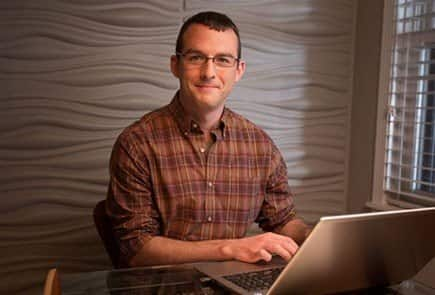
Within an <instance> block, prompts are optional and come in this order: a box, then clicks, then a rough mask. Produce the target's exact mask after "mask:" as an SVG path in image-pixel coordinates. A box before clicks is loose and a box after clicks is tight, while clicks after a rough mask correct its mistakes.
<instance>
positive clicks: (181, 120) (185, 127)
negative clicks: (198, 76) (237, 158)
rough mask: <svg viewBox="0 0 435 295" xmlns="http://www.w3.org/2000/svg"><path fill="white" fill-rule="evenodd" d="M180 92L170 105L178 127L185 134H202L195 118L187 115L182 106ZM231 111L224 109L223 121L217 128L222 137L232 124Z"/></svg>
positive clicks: (221, 120)
mask: <svg viewBox="0 0 435 295" xmlns="http://www.w3.org/2000/svg"><path fill="white" fill-rule="evenodd" d="M178 94H179V92H178V91H177V93H176V94H175V95H174V97H173V99H172V101H171V102H170V104H169V110H170V112H171V113H172V115H173V116H174V118H175V120H176V122H177V124H178V126H179V127H180V129H181V131H182V132H183V133H184V134H189V133H194V134H198V133H202V131H201V128H200V126H199V124H198V123H197V122H195V120H193V118H192V117H191V116H190V115H189V114H187V113H186V111H185V110H184V108H183V106H182V105H181V102H180V98H179V95H178ZM229 116H230V111H229V110H228V109H227V108H226V107H224V111H223V113H222V116H221V119H220V121H219V125H218V126H217V127H216V129H219V132H218V133H219V134H221V135H222V136H225V129H226V127H228V123H229V122H230V119H229Z"/></svg>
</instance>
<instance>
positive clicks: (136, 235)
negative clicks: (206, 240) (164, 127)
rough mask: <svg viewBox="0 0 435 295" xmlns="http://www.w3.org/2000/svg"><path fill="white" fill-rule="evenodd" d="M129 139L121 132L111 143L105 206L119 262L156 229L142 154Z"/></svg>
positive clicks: (127, 258)
mask: <svg viewBox="0 0 435 295" xmlns="http://www.w3.org/2000/svg"><path fill="white" fill-rule="evenodd" d="M129 142H132V141H129V140H128V138H127V137H125V136H122V135H121V136H120V137H119V138H118V139H117V141H116V143H115V145H114V147H113V150H112V155H111V159H110V183H109V188H108V194H107V206H106V211H107V215H108V216H109V218H110V220H111V223H112V229H113V232H114V235H115V238H116V240H117V242H118V246H119V249H120V264H121V265H127V264H128V262H129V261H130V260H131V259H132V258H133V257H134V256H135V255H136V254H137V253H138V251H140V250H141V249H142V248H143V246H144V244H145V243H146V242H147V241H149V240H150V239H151V238H152V237H153V236H155V235H158V234H159V233H160V215H159V214H158V210H157V209H156V206H155V203H154V200H153V189H152V182H151V177H150V169H149V165H148V162H147V160H146V155H145V154H144V152H143V150H138V149H135V147H134V145H133V144H131V143H129ZM139 159H141V160H140V161H139Z"/></svg>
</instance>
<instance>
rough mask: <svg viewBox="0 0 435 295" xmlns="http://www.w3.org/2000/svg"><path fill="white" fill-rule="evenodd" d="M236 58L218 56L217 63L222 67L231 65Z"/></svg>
mask: <svg viewBox="0 0 435 295" xmlns="http://www.w3.org/2000/svg"><path fill="white" fill-rule="evenodd" d="M233 60H234V58H233V57H231V56H225V55H218V56H216V57H215V61H216V63H218V64H222V65H231V64H232V63H233Z"/></svg>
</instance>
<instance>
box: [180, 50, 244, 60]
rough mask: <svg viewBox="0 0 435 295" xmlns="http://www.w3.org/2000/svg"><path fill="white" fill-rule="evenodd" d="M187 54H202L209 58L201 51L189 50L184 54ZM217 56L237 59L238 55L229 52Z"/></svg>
mask: <svg viewBox="0 0 435 295" xmlns="http://www.w3.org/2000/svg"><path fill="white" fill-rule="evenodd" d="M186 53H198V54H202V55H204V56H208V55H207V54H205V53H204V52H202V51H201V50H198V49H194V48H189V49H188V50H186V52H184V54H186ZM215 56H231V57H234V58H237V55H233V54H232V53H229V52H222V53H217V54H215Z"/></svg>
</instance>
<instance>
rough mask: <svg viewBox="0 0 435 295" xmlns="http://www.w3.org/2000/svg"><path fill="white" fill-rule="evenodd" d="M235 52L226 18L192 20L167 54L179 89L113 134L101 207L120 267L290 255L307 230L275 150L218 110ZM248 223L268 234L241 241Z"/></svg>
mask: <svg viewBox="0 0 435 295" xmlns="http://www.w3.org/2000/svg"><path fill="white" fill-rule="evenodd" d="M240 57H241V45H240V37H239V32H238V29H237V27H236V26H235V25H234V23H233V22H232V21H231V20H230V19H229V18H228V17H227V16H226V15H223V14H219V13H215V12H203V13H199V14H197V15H195V16H193V17H191V18H190V19H188V20H187V21H186V22H185V23H184V25H183V27H182V28H181V30H180V33H179V36H178V38H177V44H176V54H175V55H173V56H172V57H171V71H172V73H173V74H174V76H175V77H177V78H178V79H179V81H180V88H179V91H178V92H177V93H176V94H175V97H174V98H173V100H172V102H171V103H170V104H169V105H167V106H164V107H163V108H161V109H158V110H156V111H154V112H151V113H149V114H146V115H145V116H144V117H143V118H141V120H140V121H138V122H136V123H134V124H133V125H131V126H129V127H128V128H126V129H125V130H124V131H123V132H122V134H121V135H120V136H119V138H118V140H117V142H116V143H115V145H114V149H113V153H112V158H111V164H110V172H111V178H110V185H109V192H108V197H107V207H106V209H107V214H108V215H109V217H110V218H111V220H112V224H113V231H114V233H115V236H116V238H117V240H118V241H119V247H120V252H121V265H126V266H139V265H156V264H174V263H185V262H196V261H206V260H230V259H236V260H240V261H245V262H256V261H259V260H265V261H269V260H270V259H271V257H272V255H273V254H277V255H280V256H281V257H283V258H284V259H286V260H289V259H290V258H291V257H292V256H293V255H294V254H295V252H296V251H297V249H298V244H301V243H302V242H303V240H304V239H305V238H306V236H307V235H308V232H309V229H308V227H307V226H306V225H305V224H304V223H303V222H302V221H301V220H300V219H298V218H296V216H295V211H294V206H293V199H292V196H291V193H290V191H289V188H288V184H287V169H286V166H285V163H284V161H283V159H282V156H281V154H280V153H279V151H278V149H277V147H276V146H275V145H274V144H273V142H272V141H271V139H270V138H269V137H268V136H267V135H266V134H265V133H264V131H262V130H261V129H259V128H258V127H257V126H255V125H254V124H253V123H251V122H249V121H248V120H247V119H245V118H243V117H242V116H240V115H238V114H236V113H234V112H233V111H231V110H229V109H228V108H226V107H225V101H226V99H227V97H228V95H229V93H230V92H231V90H232V88H233V86H234V84H235V83H236V82H237V81H239V80H240V78H241V77H242V76H243V73H244V71H245V66H246V65H245V62H244V61H242V60H241V59H240ZM254 221H255V222H258V223H259V225H260V227H261V228H262V229H263V230H265V231H266V232H267V233H264V234H261V235H257V236H252V237H244V236H245V234H246V231H247V229H248V228H249V226H250V225H251V224H252V223H253V222H254Z"/></svg>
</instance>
